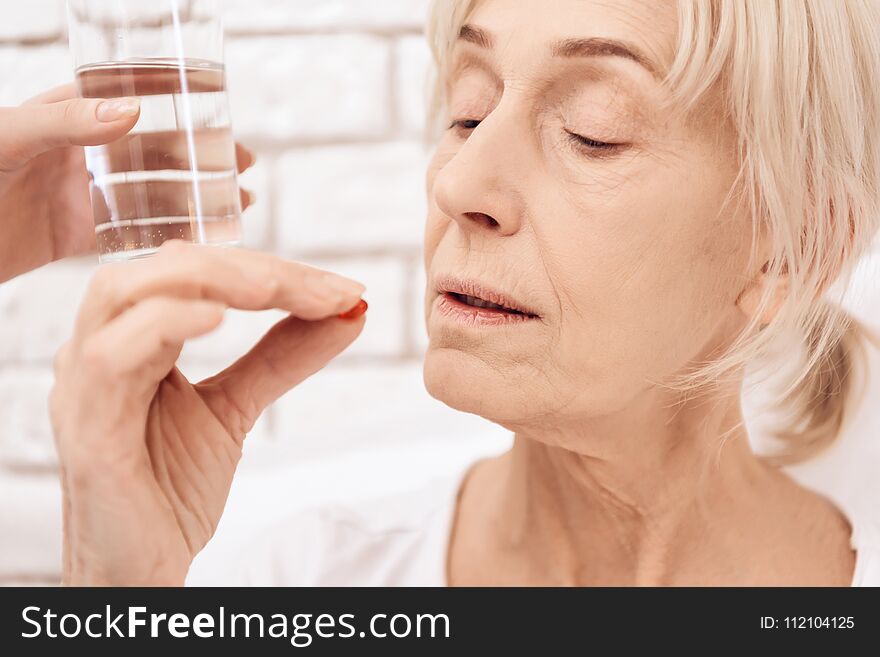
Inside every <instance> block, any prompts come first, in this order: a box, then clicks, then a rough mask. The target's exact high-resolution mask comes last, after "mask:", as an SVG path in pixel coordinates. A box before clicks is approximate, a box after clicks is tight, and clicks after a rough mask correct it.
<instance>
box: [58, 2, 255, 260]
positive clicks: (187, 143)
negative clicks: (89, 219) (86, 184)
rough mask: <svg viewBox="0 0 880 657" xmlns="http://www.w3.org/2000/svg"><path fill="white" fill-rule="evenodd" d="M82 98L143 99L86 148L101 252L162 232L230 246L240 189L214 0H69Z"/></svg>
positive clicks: (124, 253) (140, 243)
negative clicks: (115, 131)
mask: <svg viewBox="0 0 880 657" xmlns="http://www.w3.org/2000/svg"><path fill="white" fill-rule="evenodd" d="M68 14H69V26H70V48H71V51H72V53H73V57H74V60H75V62H76V83H77V89H78V92H79V95H80V96H81V97H83V98H107V99H110V98H129V97H137V98H139V99H140V101H141V114H140V119H139V120H138V123H137V125H136V126H135V127H134V129H133V130H132V131H131V133H129V134H128V135H126V136H125V137H123V138H122V139H120V140H118V141H116V142H113V143H111V144H108V145H106V146H96V147H90V148H86V165H87V167H88V170H89V177H90V180H91V196H92V207H93V209H94V215H95V234H96V237H97V242H98V252H99V255H100V258H101V261H102V262H106V261H112V260H128V259H131V258H138V257H142V256H146V255H150V254H151V253H154V252H155V251H156V250H157V249H158V248H159V247H160V246H161V245H162V243H163V242H165V241H167V240H171V239H182V240H186V241H189V242H196V243H199V244H215V245H237V244H239V243H240V241H241V196H240V192H239V188H238V178H237V167H236V152H235V141H234V139H233V137H232V126H231V124H230V117H229V101H228V96H227V93H226V71H225V67H224V64H223V27H222V23H221V20H220V14H219V8H218V6H217V2H216V0H68Z"/></svg>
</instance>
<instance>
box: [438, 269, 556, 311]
mask: <svg viewBox="0 0 880 657" xmlns="http://www.w3.org/2000/svg"><path fill="white" fill-rule="evenodd" d="M436 287H437V291H438V292H440V294H445V293H447V292H448V293H452V294H461V295H464V296H468V297H477V298H478V299H482V300H483V301H488V302H489V303H494V304H496V305H498V306H503V307H505V308H508V309H510V310H516V311H517V312H520V313H522V314H524V315H529V316H531V317H538V316H539V315H538V313H536V312H535V311H534V310H532V309H531V308H530V307H529V306H527V305H526V304H524V303H522V302H520V301H518V300H517V299H514V298H513V297H512V296H511V295H510V294H508V293H507V292H502V291H501V290H498V289H496V288H492V287H489V286H488V285H484V284H483V283H480V282H479V281H475V280H473V279H464V278H458V277H456V276H448V275H446V276H438V277H437V279H436Z"/></svg>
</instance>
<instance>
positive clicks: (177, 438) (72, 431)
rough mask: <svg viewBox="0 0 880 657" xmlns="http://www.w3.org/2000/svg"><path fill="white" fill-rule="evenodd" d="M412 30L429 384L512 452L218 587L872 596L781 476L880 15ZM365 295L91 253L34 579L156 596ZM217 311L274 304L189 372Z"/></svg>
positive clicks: (510, 6) (303, 525) (869, 113)
mask: <svg viewBox="0 0 880 657" xmlns="http://www.w3.org/2000/svg"><path fill="white" fill-rule="evenodd" d="M431 36H432V41H433V44H434V46H435V53H436V57H437V64H438V70H439V78H440V84H439V85H438V88H439V92H440V93H439V94H438V100H439V104H440V106H441V111H442V113H443V115H444V116H445V119H446V120H445V125H444V128H445V132H444V133H443V135H442V137H441V138H440V139H439V143H438V144H437V146H436V153H435V155H434V158H433V161H432V163H431V165H430V169H429V172H428V195H429V198H430V211H429V216H428V224H427V230H426V238H425V266H426V268H427V273H428V287H427V290H426V299H425V316H426V321H427V328H428V333H429V336H430V346H429V348H428V352H427V355H426V359H425V370H424V372H425V383H426V386H427V388H428V390H429V392H430V393H431V394H432V395H433V396H435V397H436V398H438V399H440V400H442V401H443V402H445V403H446V404H448V405H449V406H451V407H452V408H455V409H458V410H460V411H462V412H467V413H475V414H478V415H480V416H482V417H484V418H487V419H488V420H491V421H492V422H495V423H497V424H499V425H501V426H503V427H505V428H507V429H509V430H510V431H511V432H513V433H514V434H515V440H514V444H513V447H512V449H511V450H510V451H509V452H507V453H506V454H504V455H502V456H500V457H498V458H494V459H488V460H483V461H480V462H478V463H475V464H473V465H472V466H470V467H469V468H468V469H467V471H466V472H462V473H461V475H460V476H457V477H455V478H453V479H452V480H450V481H441V482H435V483H433V484H431V485H429V486H426V488H425V490H424V492H423V494H420V495H414V496H412V497H407V498H406V499H399V500H389V502H388V503H387V504H383V505H380V506H373V507H371V508H358V507H357V506H356V505H353V506H352V508H351V509H350V510H347V511H344V512H343V511H340V512H334V513H329V512H322V511H321V510H317V511H316V512H315V513H310V514H306V515H305V516H300V517H296V518H292V519H291V521H290V522H289V523H287V524H285V525H284V526H283V527H279V529H278V530H277V531H276V532H273V533H272V534H271V535H269V536H265V537H261V538H260V539H259V540H257V541H256V544H255V548H254V550H253V551H250V552H249V554H248V562H249V563H248V566H247V567H244V568H241V569H238V570H239V572H238V573H237V574H236V576H235V577H234V579H226V580H224V581H227V582H232V581H235V582H239V583H246V584H248V583H249V584H279V585H281V584H284V585H290V584H328V583H337V584H338V583H341V584H377V585H381V584H429V585H443V584H449V585H506V584H525V585H560V584H566V585H602V584H623V585H626V584H637V585H658V584H663V585H693V584H699V585H807V584H808V585H844V586H846V585H851V584H875V585H876V584H880V530H878V529H877V528H876V527H877V525H876V521H875V520H874V519H871V518H868V517H853V516H850V515H847V514H845V513H844V511H843V510H841V509H839V508H836V507H835V506H834V505H833V504H832V503H831V502H830V501H829V500H828V499H826V498H824V497H822V496H820V495H817V494H816V493H815V492H813V491H810V490H807V489H805V488H803V487H801V486H799V485H797V484H795V483H794V482H793V481H792V480H791V479H790V478H789V477H788V476H787V475H786V474H785V473H784V472H783V471H782V470H780V469H779V467H778V464H779V462H780V461H786V460H793V459H798V458H805V457H807V456H809V455H811V454H813V453H814V452H816V451H817V450H818V449H819V448H821V447H822V446H824V445H826V444H828V443H829V442H830V441H832V440H834V438H835V436H836V435H837V434H838V433H839V432H840V430H841V426H842V425H843V421H844V420H845V417H846V412H847V408H848V407H849V406H850V405H851V404H850V401H851V400H852V399H853V398H854V396H853V393H854V392H856V387H857V386H856V385H855V384H856V377H855V374H856V373H857V372H858V367H857V366H858V364H859V363H858V354H859V350H860V349H861V343H862V342H863V338H862V337H860V333H859V331H858V330H857V327H856V326H855V325H854V323H853V322H852V321H851V320H850V319H849V318H847V316H846V315H845V314H844V312H843V311H842V310H841V309H840V308H839V306H836V305H834V304H833V303H831V302H830V301H828V295H827V294H826V292H827V290H828V288H829V286H830V285H831V284H832V283H834V282H835V281H836V280H837V279H839V278H841V277H842V276H844V275H845V274H846V272H847V270H848V269H849V268H850V266H851V265H852V264H853V263H854V262H855V261H856V260H857V258H858V257H859V256H860V254H862V253H863V252H864V251H865V249H866V247H867V246H868V244H869V242H870V240H871V238H872V236H873V234H874V233H875V232H876V230H877V226H878V223H877V222H878V218H880V208H878V202H880V91H878V90H880V78H878V75H877V71H878V70H880V7H878V6H877V4H876V3H875V2H837V1H836V0H792V1H791V2H784V3H770V2H766V3H765V2H759V1H757V0H715V1H714V2H696V1H695V0H694V1H691V0H681V1H680V2H672V1H669V2H656V1H651V2H646V1H641V0H615V2H607V1H604V0H554V1H553V2H550V3H548V2H545V1H544V0H521V1H519V2H507V1H505V0H482V1H473V0H471V1H467V0H445V1H440V2H437V3H436V4H435V7H434V18H433V21H432V28H431ZM353 65H354V64H353ZM363 292H364V289H363V287H362V286H360V285H359V284H357V283H355V282H352V281H349V280H346V279H342V278H339V277H337V276H335V275H332V274H329V273H324V272H320V271H317V270H315V269H312V268H309V267H306V266H303V265H300V264H297V263H293V262H287V261H283V260H281V259H278V258H276V257H273V256H271V255H268V254H260V253H252V252H246V251H236V250H222V249H212V248H205V247H192V246H187V245H182V244H169V245H168V246H167V248H163V249H162V251H161V253H160V254H159V255H158V256H156V257H154V258H151V259H147V260H143V261H139V262H135V263H132V264H126V265H113V266H109V267H106V268H104V269H103V270H102V271H101V272H100V273H99V274H98V276H97V277H96V279H95V281H94V284H93V285H92V286H91V289H90V290H89V292H88V295H87V297H86V299H85V301H84V303H83V306H82V309H81V312H80V314H79V318H78V321H77V324H76V328H75V334H74V336H73V338H72V339H71V341H70V342H69V343H68V344H67V345H66V346H65V347H64V348H63V349H62V351H61V352H60V354H59V355H58V359H57V365H56V369H57V384H56V386H55V388H54V391H53V395H52V403H51V407H52V417H53V422H54V428H55V433H56V440H57V445H58V450H59V454H60V459H61V464H62V479H63V488H64V581H65V582H66V583H68V584H109V585H116V584H165V585H180V584H183V583H184V581H185V580H186V577H187V573H188V571H189V569H190V565H191V563H192V561H193V558H194V557H195V556H196V555H197V554H198V553H199V551H200V550H201V549H202V548H203V547H204V546H205V544H206V543H207V542H208V541H209V540H210V538H211V536H212V534H213V533H214V530H215V528H216V527H217V523H218V521H219V520H220V517H221V514H222V512H223V508H224V504H225V501H226V497H227V494H228V491H229V488H230V484H231V482H232V478H233V475H234V473H235V469H236V464H237V462H238V460H239V457H240V456H241V450H242V444H243V441H244V439H245V436H246V435H247V433H248V431H249V430H250V428H251V427H252V426H253V424H254V422H255V420H256V419H257V417H258V416H259V414H260V412H261V411H262V410H263V409H264V408H265V407H266V406H267V405H268V404H270V403H271V402H272V401H273V400H275V399H276V398H277V397H279V396H280V395H282V394H284V393H285V392H287V391H288V390H289V389H291V388H293V387H295V386H296V385H297V384H298V383H299V382H301V381H303V380H304V379H305V378H307V377H309V376H311V375H312V374H314V373H315V372H317V371H318V370H319V369H320V368H321V367H323V366H324V365H325V364H326V363H327V362H328V361H329V360H331V359H332V358H333V357H334V356H336V355H337V354H338V353H340V352H341V351H342V350H343V349H345V347H346V346H347V345H348V344H350V343H351V342H352V341H353V340H354V339H355V338H356V337H357V336H358V334H359V333H360V331H361V329H362V327H363V325H364V321H365V316H364V312H365V311H366V305H365V304H364V303H363V302H359V300H360V297H361V295H362V293H363ZM230 307H233V308H239V309H246V310H262V309H269V308H280V309H283V310H285V311H288V312H289V313H290V317H289V318H287V319H285V320H284V321H282V322H281V323H280V324H278V325H277V326H276V327H275V328H274V329H273V330H272V331H271V332H270V333H269V334H268V335H267V336H266V337H265V338H264V339H263V340H262V341H261V342H260V343H259V344H257V345H256V346H255V347H254V348H253V350H252V351H251V352H250V353H248V354H247V355H245V356H244V357H243V358H241V359H240V360H239V361H238V362H237V363H235V364H234V365H232V366H231V367H230V368H229V369H228V370H227V371H225V372H223V373H221V374H220V375H218V376H216V377H213V378H211V379H209V380H207V381H203V382H201V383H198V384H192V383H190V382H189V381H187V380H186V379H185V378H184V377H183V376H182V375H181V374H180V372H179V371H178V370H177V369H176V368H175V362H176V360H177V358H178V356H179V354H180V352H181V348H182V346H183V344H184V342H185V341H186V340H188V339H190V338H194V337H196V336H200V335H203V334H205V333H207V332H209V331H211V330H212V329H214V328H215V327H216V326H217V325H218V324H219V323H220V321H221V319H222V317H223V313H224V311H225V310H226V309H227V308H230ZM771 356H775V357H776V358H781V359H782V362H784V363H786V364H788V365H792V364H795V365H794V366H792V367H789V368H788V370H790V371H787V372H786V374H787V376H788V379H787V385H786V386H785V388H784V389H783V391H782V392H783V394H782V395H780V402H779V410H780V411H781V415H782V416H783V417H784V418H785V420H786V422H787V424H786V425H785V426H781V427H780V432H779V435H780V436H781V438H782V440H783V444H784V447H785V449H784V450H783V451H782V452H781V453H780V454H779V455H778V457H777V459H775V460H773V461H771V460H768V459H766V458H761V457H759V456H758V455H756V454H755V453H754V452H753V451H752V450H751V449H750V447H749V442H748V437H747V433H746V430H745V428H744V424H743V417H742V414H741V410H740V391H741V388H742V384H743V377H744V370H745V368H746V366H747V365H748V366H751V367H761V366H767V367H778V366H777V365H773V363H774V361H773V360H771ZM775 362H777V363H778V362H779V361H775ZM294 394H295V393H294ZM390 401H391V400H389V403H390ZM340 411H341V412H344V409H340ZM230 577H231V576H230Z"/></svg>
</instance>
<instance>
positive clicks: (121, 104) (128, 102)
mask: <svg viewBox="0 0 880 657" xmlns="http://www.w3.org/2000/svg"><path fill="white" fill-rule="evenodd" d="M140 109H141V101H140V100H138V99H137V98H116V99H114V100H105V101H104V102H103V103H101V104H100V105H98V109H97V111H96V112H95V116H97V118H98V120H99V121H100V122H101V123H113V122H114V121H120V120H122V119H127V118H130V117H132V116H134V115H136V114H137V113H138V112H139V111H140Z"/></svg>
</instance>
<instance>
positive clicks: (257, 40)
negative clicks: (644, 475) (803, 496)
mask: <svg viewBox="0 0 880 657" xmlns="http://www.w3.org/2000/svg"><path fill="white" fill-rule="evenodd" d="M427 4H428V3H427V0H372V1H366V0H223V6H224V11H225V12H226V23H227V32H228V41H227V60H228V70H229V85H230V89H231V94H232V105H233V122H234V127H235V130H236V133H237V136H238V138H239V139H240V140H241V141H242V142H244V143H245V144H246V145H248V146H250V147H252V148H253V149H254V150H255V151H256V152H257V154H258V157H259V162H258V164H257V166H256V167H255V168H254V169H253V170H252V171H251V172H249V173H248V174H247V175H246V176H244V178H243V180H242V183H243V185H244V186H246V187H248V188H250V189H253V190H254V191H255V192H256V194H257V198H258V203H257V205H256V206H255V207H254V208H252V209H251V210H249V211H248V212H247V213H246V215H245V224H246V242H247V245H248V246H250V247H252V248H259V249H264V250H269V251H275V252H277V253H280V254H283V255H285V256H288V257H292V258H297V259H300V260H304V261H306V262H310V263H312V264H316V265H319V266H322V267H325V268H328V269H331V270H335V271H338V272H340V273H343V274H346V275H349V276H353V277H355V278H357V279H358V280H360V281H362V282H363V283H365V284H366V285H367V287H368V294H367V298H368V300H369V301H370V304H371V309H370V313H369V321H368V325H367V328H366V330H365V332H364V334H363V336H362V338H361V339H360V340H359V341H358V342H357V343H356V344H355V346H354V347H353V348H352V349H351V350H350V351H348V352H347V353H346V354H345V355H343V356H342V357H341V358H340V359H339V360H338V361H337V362H335V363H333V364H332V365H331V366H330V367H328V368H327V369H326V370H325V371H323V372H322V373H320V374H319V375H317V376H315V377H313V378H312V379H310V380H309V381H307V382H305V383H304V384H303V385H302V386H301V387H300V388H298V389H297V390H295V391H294V392H292V393H291V394H289V395H287V397H285V398H284V399H282V400H281V401H280V402H279V403H277V404H276V405H275V406H274V407H273V408H271V409H269V411H268V412H267V413H266V415H265V416H264V417H263V418H262V420H261V421H260V423H259V424H258V426H257V427H256V428H255V430H254V432H253V434H252V435H251V437H250V438H249V441H248V443H247V449H246V453H245V458H244V460H243V463H242V466H241V470H240V476H239V477H238V478H237V479H236V483H235V485H234V487H233V492H232V495H231V498H230V502H229V507H228V511H227V514H226V516H224V520H223V523H222V524H221V528H220V531H219V532H218V537H217V539H216V541H215V543H214V544H212V546H210V547H209V549H208V550H206V552H205V554H204V555H203V558H202V561H203V562H204V563H207V564H209V565H212V564H216V563H217V562H219V561H221V560H222V558H223V555H224V549H223V548H224V546H231V545H233V544H235V543H236V541H237V540H239V539H240V538H241V537H244V536H247V535H249V534H250V533H251V532H252V531H253V530H255V529H257V528H259V527H260V526H262V525H265V524H268V523H270V522H272V521H274V520H275V519H277V514H278V512H279V510H280V509H287V510H294V509H296V508H298V507H304V506H309V505H315V504H322V503H324V502H329V501H337V500H345V499H351V498H352V497H357V498H358V499H363V498H369V497H371V496H378V495H382V494H385V493H387V492H390V491H392V490H400V489H403V488H404V487H408V486H413V485H417V484H418V483H419V482H421V481H423V480H425V479H427V478H429V477H431V476H433V475H439V474H442V473H446V472H451V471H453V470H454V469H456V468H460V467H461V466H462V464H465V463H467V462H468V461H470V460H472V459H474V458H477V457H479V456H480V455H482V454H489V453H492V452H495V451H497V450H499V449H503V448H504V446H505V445H506V444H508V441H509V437H508V436H507V435H506V433H505V432H503V431H500V430H498V429H497V428H495V427H492V426H490V425H488V424H487V423H485V422H483V421H482V420H480V419H478V418H474V417H472V416H465V415H461V414H457V413H454V412H452V411H450V410H449V409H447V408H445V407H444V406H443V405H442V404H440V403H438V402H436V401H434V400H432V399H430V398H429V397H428V396H427V394H426V393H425V392H424V389H423V386H422V382H421V367H420V361H421V355H422V352H423V350H424V348H425V344H426V339H425V333H424V328H423V326H422V315H421V312H422V294H423V286H424V276H423V273H422V266H421V255H420V243H421V234H422V226H423V217H424V212H425V201H424V198H423V188H424V184H423V170H424V165H425V162H426V160H427V157H428V154H427V149H426V147H425V146H424V140H423V132H424V129H423V126H424V114H425V98H426V96H427V86H428V85H427V73H428V67H429V55H428V51H427V47H426V45H425V44H424V40H423V37H422V35H421V32H422V30H423V25H424V19H425V16H426V12H427ZM70 78H71V62H70V59H69V57H68V54H67V45H66V33H65V17H64V7H63V1H62V0H27V1H25V2H20V1H16V2H12V0H0V105H15V104H18V103H20V102H21V101H23V100H25V99H27V98H28V97H30V96H32V95H34V94H36V93H38V92H40V91H42V90H44V89H46V88H49V87H51V86H54V85H56V84H59V83H64V82H67V81H69V80H70ZM95 268H96V264H95V262H94V259H93V258H84V259H81V260H77V261H68V262H62V263H58V264H56V265H53V266H50V267H47V268H45V269H43V270H41V271H38V272H35V273H32V274H30V275H27V276H24V277H21V278H19V279H17V280H14V281H12V282H10V283H8V284H6V285H3V286H0V584H4V583H6V584H9V583H32V584H46V583H52V582H56V581H57V580H58V575H59V561H60V522H61V521H60V494H59V492H58V484H57V479H56V474H55V472H56V461H55V457H54V452H53V448H52V440H51V436H50V431H49V424H48V420H47V413H46V396H47V392H48V390H49V388H50V386H51V362H52V358H53V355H54V353H55V351H56V349H57V348H58V346H59V345H60V344H61V343H62V342H63V341H64V340H65V339H66V338H67V336H68V334H69V331H70V325H71V321H72V318H73V316H74V313H75V311H76V308H77V306H78V304H79V300H80V298H81V296H82V293H83V291H84V289H85V286H86V284H87V282H88V280H89V278H90V276H91V275H92V273H93V272H94V270H95ZM878 278H880V258H877V257H875V258H873V259H869V260H868V261H866V263H865V266H864V267H863V268H862V269H861V270H860V274H859V277H858V283H859V286H860V287H859V291H858V293H857V294H856V295H855V296H854V297H853V299H854V300H853V306H854V307H855V308H856V309H857V310H858V311H859V313H860V315H861V316H862V317H863V318H864V319H867V320H869V321H871V320H873V321H875V322H876V320H877V318H880V294H878V292H877V288H876V287H875V286H873V281H875V280H877V279H878ZM276 319H277V315H274V314H272V313H266V314H262V315H249V314H245V313H238V314H235V313H233V314H230V316H229V317H228V318H227V320H226V322H225V323H224V325H223V326H222V327H221V328H220V330H218V331H217V332H216V333H215V334H213V335H211V336H209V337H207V338H204V339H202V340H199V341H197V342H195V343H193V344H191V345H189V346H188V347H187V349H186V351H185V355H184V359H183V369H184V371H185V372H186V373H187V374H188V375H190V376H191V377H193V378H198V377H202V376H206V375H209V374H212V373H214V372H216V371H217V370H219V369H221V368H222V367H223V366H224V365H225V364H227V363H229V362H231V361H232V360H234V359H235V357H236V356H237V355H239V354H240V353H242V352H243V351H245V350H246V348H247V347H248V346H249V345H250V344H252V343H253V342H254V341H255V340H256V338H257V337H258V336H259V335H260V334H261V333H262V332H263V331H264V330H265V329H266V328H267V327H268V326H270V325H271V324H272V322H273V321H275V320H276ZM875 378H876V377H875ZM872 394H874V395H875V396H874V399H876V398H878V397H877V394H880V390H878V389H877V386H875V388H874V390H873V393H872ZM862 422H863V423H862V425H860V427H861V428H860V429H859V430H858V431H857V433H859V434H860V435H862V437H863V439H864V440H872V441H873V442H872V445H873V446H872V447H870V448H871V449H873V450H874V451H873V452H872V453H873V455H874V456H875V457H877V458H874V459H873V460H871V459H867V460H866V459H865V458H864V450H863V449H862V448H859V449H849V450H848V451H847V450H844V451H841V452H835V454H833V455H832V456H831V457H830V458H831V462H832V463H833V464H834V469H833V471H834V472H835V473H836V474H835V475H834V476H828V475H827V474H823V472H822V468H823V467H824V466H822V465H821V464H818V465H814V466H809V467H807V468H805V469H803V470H802V471H801V473H802V474H803V476H804V478H805V479H808V480H810V479H811V480H813V481H816V482H819V483H820V484H821V483H822V482H825V485H826V488H829V489H830V491H829V494H831V495H832V496H835V497H838V498H841V497H845V496H846V495H847V494H850V495H855V494H856V493H858V494H863V493H864V490H865V489H864V487H863V488H861V489H860V488H859V486H860V485H863V484H864V482H863V481H862V479H860V478H859V477H858V476H853V474H852V472H853V470H852V468H854V467H855V466H854V465H853V463H855V462H856V461H859V462H869V463H874V464H875V465H876V464H877V463H878V458H880V448H878V447H877V444H876V443H878V442H880V441H877V440H875V439H874V438H875V437H876V436H878V435H880V423H878V422H876V421H874V420H872V419H871V418H868V419H867V420H863V421H862ZM864 422H868V424H867V425H866V424H864ZM872 422H873V423H872ZM866 427H867V428H866ZM860 449H861V450H862V451H859V450H860ZM854 454H855V455H856V456H858V458H856V457H855V456H853V455H854ZM835 459H836V460H835ZM875 469H876V468H875ZM864 481H867V478H865V479H864ZM860 482H862V483H860ZM864 485H865V486H866V485H867V484H864ZM843 489H846V490H845V491H844V492H840V491H841V490H843ZM873 490H874V491H875V493H876V491H877V489H876V488H874V489H873Z"/></svg>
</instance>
